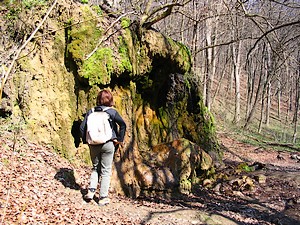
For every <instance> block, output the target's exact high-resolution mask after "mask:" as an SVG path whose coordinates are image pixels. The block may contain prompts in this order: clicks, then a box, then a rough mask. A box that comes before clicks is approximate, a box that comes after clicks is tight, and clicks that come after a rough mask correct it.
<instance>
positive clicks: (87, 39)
mask: <svg viewBox="0 0 300 225" xmlns="http://www.w3.org/2000/svg"><path fill="white" fill-rule="evenodd" d="M82 12H83V18H82V20H84V21H85V22H84V23H80V24H77V25H74V26H72V27H71V30H69V31H68V39H69V41H70V43H69V44H68V47H67V50H68V53H69V54H70V56H71V58H73V60H74V61H75V62H76V64H77V66H79V67H80V66H81V65H82V62H83V61H84V59H85V57H86V56H87V55H88V54H90V53H91V52H92V51H93V49H94V48H95V47H96V45H97V43H98V40H99V38H100V37H101V34H102V31H101V29H99V28H98V27H97V24H98V22H97V20H94V19H93V14H92V12H91V11H90V10H89V9H88V7H83V9H82Z"/></svg>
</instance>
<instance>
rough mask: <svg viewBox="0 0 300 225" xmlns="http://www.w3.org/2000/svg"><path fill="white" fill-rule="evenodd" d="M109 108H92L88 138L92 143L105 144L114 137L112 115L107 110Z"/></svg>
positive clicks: (89, 117) (89, 142) (88, 141)
mask: <svg viewBox="0 0 300 225" xmlns="http://www.w3.org/2000/svg"><path fill="white" fill-rule="evenodd" d="M107 109H109V107H108V108H105V109H103V110H102V111H95V109H94V108H92V113H91V114H90V115H89V116H88V118H87V132H86V140H87V143H88V144H90V145H99V144H104V143H106V142H107V141H109V140H111V138H112V128H111V125H110V122H109V119H110V116H109V114H108V113H107V112H105V111H106V110H107Z"/></svg>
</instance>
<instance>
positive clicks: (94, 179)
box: [89, 141, 115, 197]
mask: <svg viewBox="0 0 300 225" xmlns="http://www.w3.org/2000/svg"><path fill="white" fill-rule="evenodd" d="M89 148H90V156H91V160H92V164H93V168H92V173H91V178H90V187H89V188H94V189H97V185H98V182H99V179H100V180H101V181H100V197H106V196H108V190H109V185H110V177H111V168H112V162H113V158H114V151H115V146H114V144H113V142H112V141H109V142H107V143H105V144H103V145H89Z"/></svg>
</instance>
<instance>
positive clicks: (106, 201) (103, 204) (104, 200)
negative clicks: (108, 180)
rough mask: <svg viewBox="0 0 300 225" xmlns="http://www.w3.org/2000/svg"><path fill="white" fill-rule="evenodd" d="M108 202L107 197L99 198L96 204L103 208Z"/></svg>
mask: <svg viewBox="0 0 300 225" xmlns="http://www.w3.org/2000/svg"><path fill="white" fill-rule="evenodd" d="M109 202H110V199H109V198H108V197H101V198H100V200H99V202H98V205H99V206H105V205H107V204H109Z"/></svg>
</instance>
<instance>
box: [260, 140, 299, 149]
mask: <svg viewBox="0 0 300 225" xmlns="http://www.w3.org/2000/svg"><path fill="white" fill-rule="evenodd" d="M263 143H264V144H267V145H270V146H279V147H285V148H290V149H293V150H296V151H300V148H297V147H296V146H295V145H293V144H289V143H278V142H268V141H263Z"/></svg>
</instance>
